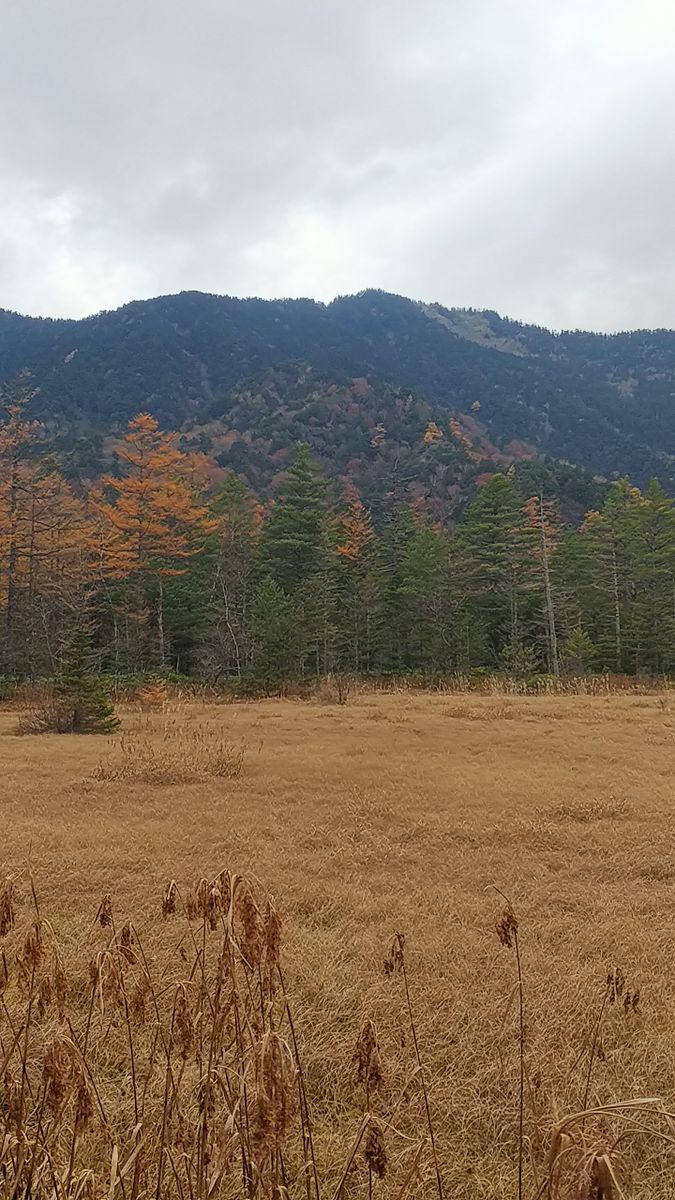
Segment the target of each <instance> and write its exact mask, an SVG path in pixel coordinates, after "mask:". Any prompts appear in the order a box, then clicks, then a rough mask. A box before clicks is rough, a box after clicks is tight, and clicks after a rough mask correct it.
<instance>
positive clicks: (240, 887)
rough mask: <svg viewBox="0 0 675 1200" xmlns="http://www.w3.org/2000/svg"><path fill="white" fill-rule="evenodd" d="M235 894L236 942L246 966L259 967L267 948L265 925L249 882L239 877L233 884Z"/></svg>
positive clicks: (234, 923)
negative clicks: (264, 950)
mask: <svg viewBox="0 0 675 1200" xmlns="http://www.w3.org/2000/svg"><path fill="white" fill-rule="evenodd" d="M233 894H234V899H233V927H234V936H235V941H236V943H237V946H238V948H239V952H240V954H241V956H242V958H243V960H244V962H245V963H246V965H247V966H249V967H251V968H254V967H258V966H259V965H260V962H261V959H262V954H263V949H264V946H265V924H264V922H263V919H262V915H261V912H260V909H259V908H258V905H257V903H256V900H255V896H254V894H253V888H252V886H251V884H250V882H249V880H248V879H245V878H244V877H243V876H242V875H238V876H237V878H236V879H235V881H234V883H233Z"/></svg>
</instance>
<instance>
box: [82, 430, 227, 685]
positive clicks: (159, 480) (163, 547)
mask: <svg viewBox="0 0 675 1200" xmlns="http://www.w3.org/2000/svg"><path fill="white" fill-rule="evenodd" d="M177 439H178V435H177V434H175V433H162V432H161V430H160V428H159V424H158V422H157V421H156V420H155V418H154V417H152V416H151V415H150V414H149V413H139V415H138V416H137V417H134V418H133V420H131V421H130V422H129V425H128V426H127V432H126V433H125V435H124V441H123V445H122V446H121V447H120V449H119V450H118V459H119V461H120V463H121V466H122V471H121V474H120V475H119V476H116V475H105V476H104V477H103V480H102V483H103V488H104V489H105V490H100V491H98V492H97V493H96V494H95V495H94V497H93V499H92V509H93V512H94V515H95V518H96V531H95V535H94V537H93V538H92V545H91V549H92V555H93V557H94V558H95V560H96V563H97V567H98V571H99V575H100V578H101V579H102V580H103V581H104V582H106V581H126V582H130V583H131V584H132V589H131V599H132V615H133V617H134V618H135V621H136V623H137V625H138V627H139V628H140V627H141V626H144V625H145V624H146V620H147V616H148V612H149V607H148V600H149V596H150V593H152V592H156V595H157V608H156V617H157V634H158V641H159V663H160V666H164V664H165V661H166V647H165V635H164V586H163V581H164V579H166V578H167V577H170V576H176V575H182V574H183V573H184V572H185V570H186V569H187V560H189V559H190V558H192V557H193V556H194V555H195V554H199V553H200V550H201V545H200V539H201V538H202V537H203V536H204V534H205V533H207V532H208V531H209V529H210V522H209V518H208V514H207V510H206V508H205V507H204V505H203V504H201V503H200V501H199V499H198V497H197V496H196V493H195V491H194V490H193V489H192V488H191V487H190V486H189V485H188V483H187V482H186V479H185V475H186V473H187V463H186V456H185V455H184V454H183V453H182V451H181V450H179V449H178V447H177V445H176V442H177Z"/></svg>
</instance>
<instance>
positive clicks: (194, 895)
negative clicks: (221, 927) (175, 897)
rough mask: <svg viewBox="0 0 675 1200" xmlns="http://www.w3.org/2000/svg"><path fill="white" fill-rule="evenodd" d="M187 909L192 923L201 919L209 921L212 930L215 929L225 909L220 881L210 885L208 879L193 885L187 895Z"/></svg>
mask: <svg viewBox="0 0 675 1200" xmlns="http://www.w3.org/2000/svg"><path fill="white" fill-rule="evenodd" d="M185 907H186V909H187V914H188V917H189V918H190V920H191V921H195V920H197V919H198V918H199V917H201V918H202V920H203V921H208V923H209V927H210V928H211V929H215V928H216V927H217V924H218V916H219V914H220V912H221V911H222V907H223V905H222V896H221V892H220V888H219V886H218V880H217V879H216V880H214V881H213V882H212V883H209V881H208V879H200V880H199V881H198V882H197V883H195V884H193V885H192V887H191V888H190V890H189V892H188V894H187V897H186V900H185Z"/></svg>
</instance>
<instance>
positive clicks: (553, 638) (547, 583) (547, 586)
mask: <svg viewBox="0 0 675 1200" xmlns="http://www.w3.org/2000/svg"><path fill="white" fill-rule="evenodd" d="M539 517H540V524H541V558H542V566H543V570H544V594H545V596H546V623H547V625H548V646H549V654H550V660H551V670H552V672H553V676H554V678H555V679H558V677H559V675H560V663H559V661H558V635H557V633H556V627H555V610H554V608H553V591H552V589H551V572H550V570H549V563H548V544H547V541H546V521H545V518H544V497H543V496H540V497H539Z"/></svg>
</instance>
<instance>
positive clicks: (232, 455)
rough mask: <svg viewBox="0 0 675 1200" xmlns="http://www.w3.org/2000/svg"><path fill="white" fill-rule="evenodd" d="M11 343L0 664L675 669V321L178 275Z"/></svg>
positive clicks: (248, 670) (273, 671) (2, 402)
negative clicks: (632, 330)
mask: <svg viewBox="0 0 675 1200" xmlns="http://www.w3.org/2000/svg"><path fill="white" fill-rule="evenodd" d="M0 363H1V366H2V374H3V377H4V382H3V385H2V395H1V396H0V675H3V674H4V675H7V676H10V677H13V678H16V677H29V678H35V677H39V676H43V675H49V674H53V673H54V672H57V671H58V670H59V668H60V664H61V663H62V662H63V661H64V655H65V657H66V660H67V658H68V653H69V651H68V646H69V644H71V643H72V644H75V645H80V646H81V645H85V644H86V645H88V644H89V641H91V655H92V656H93V659H96V661H97V662H98V663H99V665H100V667H101V668H102V669H104V670H105V671H106V672H111V673H114V674H115V675H116V676H117V677H119V676H120V675H125V674H127V673H130V672H131V673H135V672H149V671H150V672H153V671H157V672H162V673H164V672H166V671H168V670H170V669H171V670H178V671H180V672H187V673H189V674H192V675H194V676H198V677H201V678H206V679H209V680H212V681H217V682H221V681H227V680H229V681H230V682H232V681H236V686H237V687H243V688H248V687H249V686H252V687H255V688H258V689H260V688H262V689H263V690H275V689H277V688H279V687H283V686H285V684H286V682H288V681H289V680H300V681H306V680H311V679H315V678H317V677H319V676H322V675H326V674H331V673H334V672H338V673H340V674H342V673H349V674H358V675H366V676H369V677H373V676H377V677H381V676H391V675H399V674H402V673H404V674H407V673H416V674H419V675H421V676H422V677H423V678H427V677H429V676H432V675H437V674H439V673H440V674H446V673H448V672H456V671H461V672H465V671H472V670H474V669H483V670H489V671H502V672H509V673H511V674H516V675H521V676H530V675H532V674H536V673H537V672H550V673H551V674H553V675H554V676H558V675H560V674H562V673H563V672H567V673H569V674H574V673H579V672H588V671H614V672H619V673H623V672H631V673H638V674H641V673H647V674H653V673H658V672H671V673H672V672H673V671H675V608H674V606H673V597H674V596H675V500H674V499H673V496H675V458H674V456H673V451H674V450H675V436H674V432H675V404H674V403H673V391H675V384H674V382H673V379H674V372H675V334H672V333H668V332H661V333H639V334H626V335H617V336H616V337H600V336H597V335H591V334H581V333H571V334H560V335H557V336H554V335H553V334H551V333H548V332H547V331H545V330H541V329H535V328H532V327H528V326H522V325H518V324H516V323H514V322H510V321H504V320H502V319H501V318H499V317H497V316H496V315H495V314H493V313H476V312H468V311H463V310H449V309H443V308H441V307H440V306H438V305H420V304H414V303H412V302H411V301H409V300H404V299H401V298H399V297H396V296H389V295H386V294H384V293H378V292H369V293H365V294H363V295H360V296H354V297H347V298H344V299H340V300H336V301H334V303H333V304H329V305H322V304H316V303H314V302H313V301H308V300H307V301H280V302H275V303H271V302H265V301H261V300H247V301H242V300H231V299H226V298H219V297H215V296H204V295H200V294H197V293H187V294H184V295H180V296H170V297H165V298H162V299H158V300H152V301H147V302H144V303H138V304H131V305H127V306H126V307H125V308H122V309H120V310H119V311H118V312H115V313H105V314H102V315H100V316H97V317H92V318H90V319H88V320H85V321H49V320H34V319H28V318H24V317H18V316H15V315H13V314H11V313H5V314H3V315H2V316H1V317H0ZM22 372H23V374H22ZM652 476H658V477H659V478H660V480H661V485H659V483H657V482H656V481H655V480H651V481H650V478H651V477H652ZM73 638H74V639H75V641H74V642H73ZM83 639H84V640H83ZM87 653H89V651H87ZM93 659H92V661H93Z"/></svg>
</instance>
